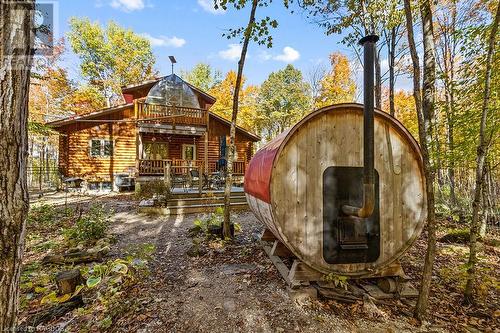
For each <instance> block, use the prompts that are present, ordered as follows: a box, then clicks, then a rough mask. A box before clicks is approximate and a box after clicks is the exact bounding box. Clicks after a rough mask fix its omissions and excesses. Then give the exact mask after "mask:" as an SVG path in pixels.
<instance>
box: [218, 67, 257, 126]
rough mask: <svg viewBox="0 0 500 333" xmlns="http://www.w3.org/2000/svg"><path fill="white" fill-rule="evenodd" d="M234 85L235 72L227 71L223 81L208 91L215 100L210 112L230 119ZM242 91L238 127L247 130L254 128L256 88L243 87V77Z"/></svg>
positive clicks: (243, 82)
mask: <svg viewBox="0 0 500 333" xmlns="http://www.w3.org/2000/svg"><path fill="white" fill-rule="evenodd" d="M235 85H236V72H235V71H229V72H227V74H226V77H225V78H224V80H222V81H221V82H220V83H219V84H217V85H215V86H214V87H213V88H212V89H210V92H209V93H210V94H211V95H212V96H214V97H215V98H216V99H217V102H215V104H214V105H213V106H212V108H211V109H210V111H212V112H214V113H216V114H218V115H220V116H222V117H224V118H226V119H231V115H232V112H233V94H234V89H235ZM241 86H242V89H241V90H240V95H239V110H238V121H237V122H238V125H239V126H242V127H244V128H247V129H249V130H253V129H254V128H255V120H256V106H255V105H256V99H257V95H258V92H259V87H257V86H247V87H245V77H243V78H242V79H241Z"/></svg>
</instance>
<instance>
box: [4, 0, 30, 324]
mask: <svg viewBox="0 0 500 333" xmlns="http://www.w3.org/2000/svg"><path fill="white" fill-rule="evenodd" d="M0 6H1V7H0V8H1V11H0V12H1V15H0V49H1V51H0V105H1V109H0V165H1V166H2V167H1V168H0V230H1V234H0V253H1V255H0V332H4V331H14V330H15V326H16V317H17V306H18V293H19V288H18V287H19V276H20V271H21V260H22V254H23V249H24V233H25V221H26V216H27V213H28V189H27V184H26V161H27V155H28V136H27V133H28V128H27V118H28V117H27V116H28V91H29V79H30V69H31V62H32V48H33V35H32V33H31V31H32V30H31V29H32V22H33V7H34V2H33V1H32V0H26V1H4V0H2V1H0Z"/></svg>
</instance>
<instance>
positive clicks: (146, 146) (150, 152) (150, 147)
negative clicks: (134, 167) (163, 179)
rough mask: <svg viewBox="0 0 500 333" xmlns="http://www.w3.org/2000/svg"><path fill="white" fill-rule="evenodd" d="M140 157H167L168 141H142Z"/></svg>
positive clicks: (157, 158)
mask: <svg viewBox="0 0 500 333" xmlns="http://www.w3.org/2000/svg"><path fill="white" fill-rule="evenodd" d="M142 146H143V150H142V158H143V159H145V160H166V159H168V142H156V141H155V142H152V141H150V142H148V141H146V142H144V143H143V145H142Z"/></svg>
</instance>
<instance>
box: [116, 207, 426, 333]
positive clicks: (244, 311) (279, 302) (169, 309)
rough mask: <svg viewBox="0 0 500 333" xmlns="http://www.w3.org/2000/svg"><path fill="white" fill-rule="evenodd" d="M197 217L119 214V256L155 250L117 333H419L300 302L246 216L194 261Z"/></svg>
mask: <svg viewBox="0 0 500 333" xmlns="http://www.w3.org/2000/svg"><path fill="white" fill-rule="evenodd" d="M195 218H196V216H193V215H187V216H184V217H182V216H177V217H170V218H162V217H146V216H144V215H139V214H137V213H133V212H121V213H117V214H116V215H115V217H114V220H115V223H114V228H113V233H114V234H115V235H116V236H117V239H118V244H117V245H118V246H117V247H116V248H117V249H118V250H116V251H117V253H116V254H118V252H119V251H121V249H125V248H126V247H127V246H129V245H130V244H134V243H135V244H137V243H154V244H155V245H156V247H157V251H156V255H155V259H154V261H153V263H152V265H151V275H150V276H149V278H148V279H147V280H145V281H144V282H143V283H142V285H141V286H139V287H138V288H137V290H136V295H135V296H136V297H137V301H139V302H140V304H141V310H140V313H141V314H140V315H139V316H137V317H136V318H132V319H131V318H128V317H126V316H124V317H123V319H122V320H118V321H117V325H115V326H114V328H113V329H114V331H129V332H130V331H141V330H142V331H143V332H403V331H408V332H415V331H417V329H416V328H415V327H414V326H411V325H409V324H408V323H406V322H402V321H397V320H393V319H390V318H387V319H386V320H384V321H382V322H380V321H369V320H366V319H357V318H356V317H354V318H353V317H351V318H349V320H347V319H343V318H346V317H345V316H337V315H336V314H335V313H334V312H332V310H331V309H330V308H328V309H325V307H324V306H322V303H320V302H317V301H314V302H306V303H302V304H298V303H297V302H296V301H292V300H291V299H290V297H289V296H288V293H287V288H286V286H285V284H284V283H283V280H282V279H281V277H280V276H279V275H278V273H277V271H276V269H275V268H274V266H273V265H272V263H271V262H270V260H269V259H268V258H267V257H266V255H265V253H264V251H263V250H262V249H261V248H260V247H259V246H258V243H257V242H256V239H257V237H258V234H259V233H260V232H261V231H262V226H261V225H260V223H259V222H258V221H257V220H256V219H255V217H254V216H253V215H252V214H251V213H249V212H245V213H240V214H238V216H237V217H236V220H237V221H238V223H240V224H241V226H242V232H241V233H240V234H238V236H237V237H236V240H235V241H234V243H232V244H230V245H226V246H224V247H220V248H211V249H209V250H208V251H207V253H206V254H204V255H203V256H200V257H189V256H188V255H187V254H186V252H187V251H188V250H189V248H190V247H191V245H192V240H191V238H189V237H188V235H187V231H188V229H189V228H190V227H192V225H193V220H194V219H195Z"/></svg>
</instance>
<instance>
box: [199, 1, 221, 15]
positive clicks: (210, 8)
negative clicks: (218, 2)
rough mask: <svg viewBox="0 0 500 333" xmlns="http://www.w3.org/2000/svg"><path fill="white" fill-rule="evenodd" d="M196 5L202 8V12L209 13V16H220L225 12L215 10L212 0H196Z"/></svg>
mask: <svg viewBox="0 0 500 333" xmlns="http://www.w3.org/2000/svg"><path fill="white" fill-rule="evenodd" d="M198 5H199V6H200V7H201V8H203V10H204V11H206V12H209V13H210V14H214V15H220V14H224V13H225V12H226V11H225V10H224V9H221V8H219V9H215V8H214V0H198Z"/></svg>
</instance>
